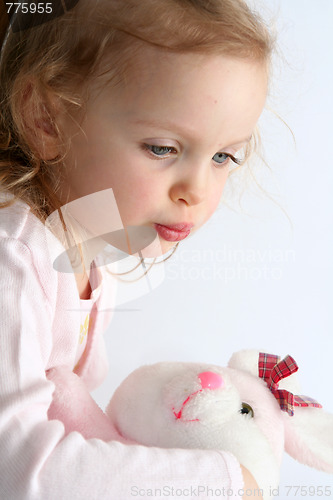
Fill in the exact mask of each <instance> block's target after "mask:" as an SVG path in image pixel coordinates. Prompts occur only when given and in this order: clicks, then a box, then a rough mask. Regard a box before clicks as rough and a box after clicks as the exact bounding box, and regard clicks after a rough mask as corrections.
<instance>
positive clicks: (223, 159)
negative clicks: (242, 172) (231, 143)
mask: <svg viewBox="0 0 333 500" xmlns="http://www.w3.org/2000/svg"><path fill="white" fill-rule="evenodd" d="M212 159H213V161H215V162H216V163H218V164H219V165H222V166H223V165H226V164H227V163H228V160H231V161H232V162H234V163H236V164H237V165H241V164H242V160H239V159H238V158H235V157H234V156H233V155H232V154H230V153H221V152H220V153H216V154H215V155H214V156H213V158H212Z"/></svg>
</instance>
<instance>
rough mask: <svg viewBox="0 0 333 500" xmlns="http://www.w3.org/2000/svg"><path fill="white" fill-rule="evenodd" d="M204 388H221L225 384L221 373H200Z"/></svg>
mask: <svg viewBox="0 0 333 500" xmlns="http://www.w3.org/2000/svg"><path fill="white" fill-rule="evenodd" d="M198 377H199V379H200V382H201V387H202V388H203V389H219V388H222V387H223V386H224V381H223V378H222V377H221V375H219V374H218V373H214V372H202V373H199V375H198Z"/></svg>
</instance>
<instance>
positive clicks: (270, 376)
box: [258, 352, 322, 416]
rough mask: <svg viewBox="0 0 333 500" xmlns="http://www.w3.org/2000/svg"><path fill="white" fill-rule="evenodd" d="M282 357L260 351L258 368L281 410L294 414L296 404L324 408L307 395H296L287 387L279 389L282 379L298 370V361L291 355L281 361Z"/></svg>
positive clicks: (260, 375)
mask: <svg viewBox="0 0 333 500" xmlns="http://www.w3.org/2000/svg"><path fill="white" fill-rule="evenodd" d="M280 359H281V358H280V357H279V356H275V355H274V354H267V353H264V352H260V353H259V361H258V369H259V377H260V378H262V379H264V381H265V382H266V384H267V386H268V388H269V390H270V391H271V392H272V394H273V395H274V397H275V398H276V399H277V402H278V403H279V405H280V408H281V410H282V411H286V412H287V413H288V414H289V415H290V416H293V415H294V407H295V406H312V407H314V408H322V406H321V405H320V404H319V403H318V402H317V401H315V400H314V399H312V398H309V397H307V396H296V395H294V394H292V393H291V392H289V391H286V390H285V389H279V382H280V380H282V379H283V378H286V377H289V375H291V374H292V373H295V372H297V370H298V366H297V364H296V361H295V360H294V359H293V358H292V357H291V356H289V355H288V356H286V357H285V358H283V359H282V360H281V361H280Z"/></svg>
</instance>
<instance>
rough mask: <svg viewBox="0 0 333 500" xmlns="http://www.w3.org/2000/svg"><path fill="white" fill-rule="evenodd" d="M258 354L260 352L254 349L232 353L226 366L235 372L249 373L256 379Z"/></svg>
mask: <svg viewBox="0 0 333 500" xmlns="http://www.w3.org/2000/svg"><path fill="white" fill-rule="evenodd" d="M259 352H260V351H258V350H255V349H244V350H242V351H237V352H234V354H233V355H232V356H231V358H230V360H229V363H228V366H229V368H234V369H235V370H241V371H243V372H247V373H251V375H254V376H255V377H257V376H258V359H259Z"/></svg>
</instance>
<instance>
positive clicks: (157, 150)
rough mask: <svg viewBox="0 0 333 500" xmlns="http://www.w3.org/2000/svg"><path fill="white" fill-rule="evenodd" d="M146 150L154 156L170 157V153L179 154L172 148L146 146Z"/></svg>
mask: <svg viewBox="0 0 333 500" xmlns="http://www.w3.org/2000/svg"><path fill="white" fill-rule="evenodd" d="M144 146H145V148H146V149H148V150H149V151H150V152H151V153H153V155H155V156H159V157H163V156H166V155H169V154H170V153H177V151H176V150H175V148H173V147H171V146H154V145H152V144H145V145H144Z"/></svg>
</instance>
